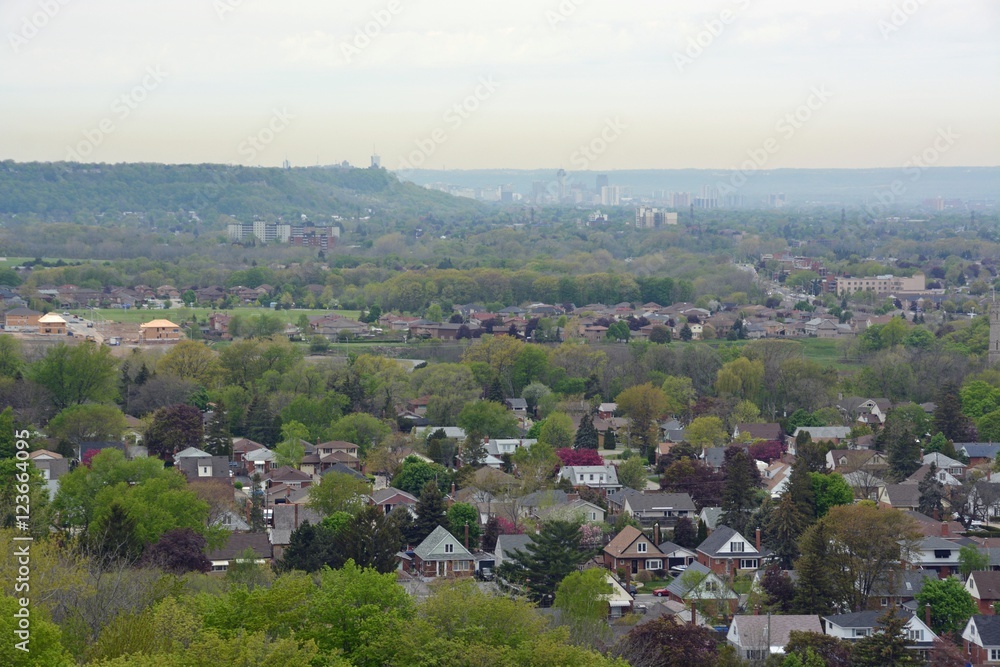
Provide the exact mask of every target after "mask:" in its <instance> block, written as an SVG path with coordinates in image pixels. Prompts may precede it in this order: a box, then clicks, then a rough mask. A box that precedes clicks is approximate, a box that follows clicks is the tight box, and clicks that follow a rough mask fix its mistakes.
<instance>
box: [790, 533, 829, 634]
mask: <svg viewBox="0 0 1000 667" xmlns="http://www.w3.org/2000/svg"><path fill="white" fill-rule="evenodd" d="M799 546H800V549H801V551H802V556H801V557H800V558H799V559H798V560H797V561H795V571H796V572H798V575H799V576H798V578H797V580H796V584H795V601H794V605H793V606H794V607H795V610H796V613H798V614H820V615H823V614H829V613H830V612H832V611H833V603H834V582H833V581H832V580H831V578H830V571H829V564H828V563H827V560H828V558H829V553H828V551H829V535H828V534H827V528H826V523H824V522H822V521H820V522H818V523H816V524H813V526H812V527H811V528H809V530H807V531H806V532H805V534H803V536H802V540H801V543H800V545H799Z"/></svg>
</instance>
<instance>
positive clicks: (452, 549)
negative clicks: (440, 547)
mask: <svg viewBox="0 0 1000 667" xmlns="http://www.w3.org/2000/svg"><path fill="white" fill-rule="evenodd" d="M444 552H445V553H446V554H453V553H455V545H454V544H446V545H444Z"/></svg>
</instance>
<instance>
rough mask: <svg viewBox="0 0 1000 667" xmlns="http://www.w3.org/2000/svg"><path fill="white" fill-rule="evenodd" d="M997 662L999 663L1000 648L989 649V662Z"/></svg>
mask: <svg viewBox="0 0 1000 667" xmlns="http://www.w3.org/2000/svg"><path fill="white" fill-rule="evenodd" d="M998 661H1000V648H991V649H990V662H998Z"/></svg>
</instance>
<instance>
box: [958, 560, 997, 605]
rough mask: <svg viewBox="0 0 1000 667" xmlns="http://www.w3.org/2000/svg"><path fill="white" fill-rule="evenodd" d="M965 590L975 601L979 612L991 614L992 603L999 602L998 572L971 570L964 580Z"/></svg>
mask: <svg viewBox="0 0 1000 667" xmlns="http://www.w3.org/2000/svg"><path fill="white" fill-rule="evenodd" d="M965 590H967V591H969V595H971V596H972V599H973V600H975V601H976V606H977V607H979V613H980V614H992V613H993V603H994V602H1000V572H998V571H995V570H989V571H985V572H973V573H971V574H970V575H969V578H968V580H966V582H965Z"/></svg>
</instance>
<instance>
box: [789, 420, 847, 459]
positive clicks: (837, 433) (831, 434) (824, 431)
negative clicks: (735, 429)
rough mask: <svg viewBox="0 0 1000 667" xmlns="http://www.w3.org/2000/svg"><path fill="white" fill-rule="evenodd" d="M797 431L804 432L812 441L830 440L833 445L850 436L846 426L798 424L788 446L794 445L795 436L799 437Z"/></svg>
mask: <svg viewBox="0 0 1000 667" xmlns="http://www.w3.org/2000/svg"><path fill="white" fill-rule="evenodd" d="M799 433H805V434H806V435H808V436H809V438H810V439H811V440H812V441H813V442H832V443H833V444H835V445H839V444H840V443H841V441H843V440H847V439H849V438H850V437H851V429H850V427H847V426H799V427H798V428H796V429H795V432H794V433H792V436H791V438H790V440H791V442H790V443H789V447H792V446H794V445H795V438H797V437H799ZM793 453H794V452H793Z"/></svg>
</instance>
